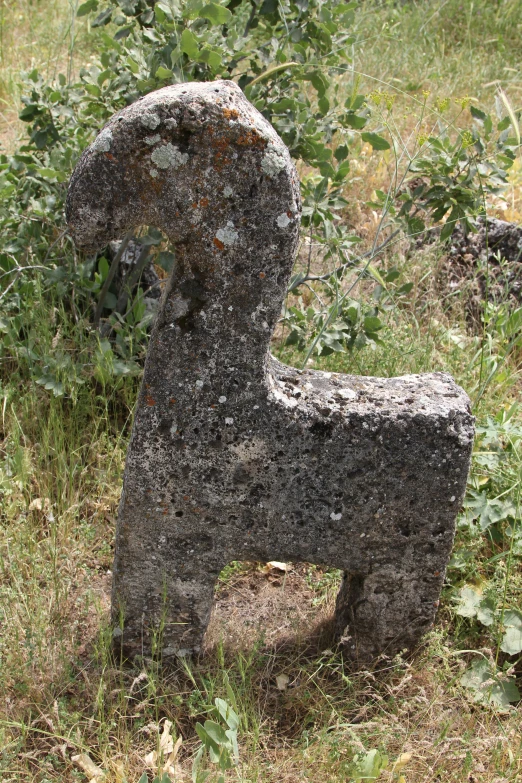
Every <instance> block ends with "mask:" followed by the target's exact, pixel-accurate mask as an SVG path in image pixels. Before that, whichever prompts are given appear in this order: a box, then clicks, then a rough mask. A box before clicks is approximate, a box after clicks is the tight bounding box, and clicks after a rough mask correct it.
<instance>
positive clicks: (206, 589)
mask: <svg viewBox="0 0 522 783" xmlns="http://www.w3.org/2000/svg"><path fill="white" fill-rule="evenodd" d="M140 543H141V546H140V549H141V552H137V551H133V553H132V555H133V556H132V557H129V556H126V554H127V553H126V549H127V547H126V546H125V545H124V543H123V542H121V541H120V543H119V547H118V549H117V556H116V560H115V564H114V583H113V595H112V624H113V629H114V630H113V635H114V643H115V646H116V648H117V649H118V648H119V649H121V650H122V651H123V654H124V655H125V656H126V657H133V656H135V655H151V654H152V655H154V656H155V657H158V658H160V657H161V658H165V657H166V656H169V655H188V654H191V653H197V652H199V650H200V648H201V645H202V642H203V637H204V635H205V630H206V628H207V625H208V622H209V619H210V612H211V609H212V603H213V599H214V587H215V584H216V581H217V578H218V576H219V573H220V571H221V568H222V566H223V565H224V564H225V563H226V561H225V563H222V562H221V560H219V562H217V561H214V562H213V563H209V562H208V561H207V559H206V558H205V557H204V553H202V552H201V551H200V550H198V549H197V548H194V550H193V551H192V552H191V553H190V554H188V553H187V552H180V553H179V556H178V557H176V556H175V555H174V556H173V553H172V552H171V553H169V557H168V558H161V559H160V558H159V557H157V558H155V559H154V560H151V558H150V546H147V544H146V542H144V541H143V540H142V541H141V542H140ZM133 549H134V548H133Z"/></svg>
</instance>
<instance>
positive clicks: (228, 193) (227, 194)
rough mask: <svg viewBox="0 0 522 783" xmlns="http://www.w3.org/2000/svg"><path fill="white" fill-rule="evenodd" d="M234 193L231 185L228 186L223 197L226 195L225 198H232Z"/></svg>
mask: <svg viewBox="0 0 522 783" xmlns="http://www.w3.org/2000/svg"><path fill="white" fill-rule="evenodd" d="M233 192H234V191H233V190H232V188H231V187H230V185H227V186H226V188H225V189H224V190H223V195H224V197H225V198H230V196H231V195H232V193H233Z"/></svg>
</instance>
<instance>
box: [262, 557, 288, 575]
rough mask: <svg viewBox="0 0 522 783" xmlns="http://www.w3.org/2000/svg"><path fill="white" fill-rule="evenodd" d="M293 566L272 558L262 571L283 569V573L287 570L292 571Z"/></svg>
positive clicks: (265, 572) (266, 572)
mask: <svg viewBox="0 0 522 783" xmlns="http://www.w3.org/2000/svg"><path fill="white" fill-rule="evenodd" d="M290 568H291V566H290V565H289V564H288V563H280V562H279V561H278V560H270V562H269V563H267V564H266V565H265V566H264V567H263V568H262V569H261V571H262V572H263V573H264V574H269V573H270V572H271V571H283V573H285V574H286V572H287V571H290Z"/></svg>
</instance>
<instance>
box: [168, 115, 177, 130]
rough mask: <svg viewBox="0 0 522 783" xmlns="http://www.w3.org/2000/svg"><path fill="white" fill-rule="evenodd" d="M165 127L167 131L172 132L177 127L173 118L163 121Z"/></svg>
mask: <svg viewBox="0 0 522 783" xmlns="http://www.w3.org/2000/svg"><path fill="white" fill-rule="evenodd" d="M165 125H166V126H167V128H168V129H169V130H174V128H176V127H177V125H178V121H177V120H175V119H174V117H169V118H168V119H166V120H165Z"/></svg>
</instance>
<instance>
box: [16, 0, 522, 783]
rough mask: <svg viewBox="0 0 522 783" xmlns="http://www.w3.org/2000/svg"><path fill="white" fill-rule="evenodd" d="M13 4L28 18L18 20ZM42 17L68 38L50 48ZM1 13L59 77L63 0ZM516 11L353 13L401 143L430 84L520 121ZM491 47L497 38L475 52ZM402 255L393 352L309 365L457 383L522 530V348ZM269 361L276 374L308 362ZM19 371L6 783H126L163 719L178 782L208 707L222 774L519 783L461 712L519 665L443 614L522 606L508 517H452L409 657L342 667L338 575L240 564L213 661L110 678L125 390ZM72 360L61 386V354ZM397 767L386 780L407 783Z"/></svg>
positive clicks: (461, 8) (32, 297) (83, 330)
mask: <svg viewBox="0 0 522 783" xmlns="http://www.w3.org/2000/svg"><path fill="white" fill-rule="evenodd" d="M17 11H20V13H22V15H23V14H26V16H25V17H24V18H23V19H22V20H18V21H17V22H16V12H17ZM51 11H52V13H53V14H55V15H56V18H57V19H58V20H59V23H58V29H60V30H61V31H62V33H60V36H61V37H60V36H58V35H56V36H54V37H51V30H52V28H51ZM1 13H3V17H1V18H2V19H3V20H4V21H3V30H4V34H5V35H7V33H6V32H5V31H6V30H10V31H11V32H10V33H9V35H11V38H10V40H11V41H12V40H14V38H13V36H15V35H16V36H17V37H18V38H19V40H20V41H28V40H29V39H30V40H34V36H35V35H37V37H38V43H37V44H31V47H34V51H33V49H31V52H32V53H31V55H30V57H29V61H32V60H31V58H34V61H35V62H38V63H39V64H41V63H44V62H46V63H48V64H49V68H50V69H51V72H53V69H58V70H63V69H64V68H67V58H68V54H67V52H68V43H67V42H68V40H70V38H68V36H70V27H68V25H70V20H71V16H70V13H69V5H68V3H65V2H64V3H62V4H58V3H57V4H56V6H54V5H53V6H52V7H51V4H47V5H44V4H43V2H40V3H38V2H36V1H35V3H34V4H32V5H31V4H30V3H29V2H27V3H25V2H20V3H18V4H14V3H12V2H11V3H4V4H3V6H2V11H1ZM521 13H522V12H521V9H520V4H519V3H518V2H513V1H512V0H506V2H499V3H497V2H486V0H477V2H474V3H471V2H469V1H468V0H465V1H464V0H463V2H461V3H459V2H457V0H449V2H446V3H444V2H443V1H442V0H440V2H437V3H435V4H434V3H429V2H427V1H426V2H412V3H404V4H401V3H381V4H374V3H365V4H363V5H361V11H360V13H359V17H358V25H359V32H360V34H361V36H362V37H363V39H365V43H364V44H363V45H361V46H360V47H357V49H356V60H355V68H356V70H359V71H361V72H364V73H367V74H370V75H372V76H374V77H378V78H379V79H380V80H382V81H383V82H385V83H386V85H384V86H383V89H387V90H389V89H391V87H390V86H389V85H391V86H393V85H396V86H398V88H399V90H401V91H404V93H406V97H403V98H402V97H399V98H398V102H397V106H399V107H401V101H402V102H403V104H402V106H403V108H400V111H398V112H397V116H396V122H397V123H398V125H399V128H400V130H401V131H402V132H404V133H406V132H407V131H408V130H409V129H410V126H411V122H412V119H411V114H408V112H407V110H406V108H405V107H407V105H408V101H410V100H411V97H408V96H411V95H415V94H416V93H415V92H414V91H413V90H412V91H411V92H410V91H409V90H408V89H407V88H408V85H410V86H412V87H413V86H416V89H417V88H418V90H422V89H426V90H430V91H431V97H430V100H433V101H435V100H436V99H437V98H439V97H446V96H449V97H455V96H462V95H465V94H471V95H473V96H476V97H477V98H480V99H481V100H483V99H486V100H487V101H491V102H493V101H494V87H486V86H484V85H485V84H487V83H488V82H493V81H496V80H501V82H502V85H503V87H504V88H505V89H506V90H508V91H511V92H510V93H509V94H510V97H511V99H512V101H513V102H514V105H515V106H516V107H518V105H519V103H517V95H518V93H517V91H516V90H517V89H518V88H517V78H518V73H514V72H512V71H509V70H505V69H506V68H515V69H518V68H519V66H520V60H521V58H522V55H521V53H520V50H519V43H518V37H519V34H520V30H521V29H522V28H521V27H520V24H521V23H522V19H521ZM15 22H16V24H17V27H15V26H14V23H15ZM16 31H17V32H16ZM35 31H36V32H35ZM82 35H83V33H82ZM493 38H497V39H498V41H497V43H498V44H499V45H494V44H493V43H488V41H490V40H491V39H493ZM4 40H6V39H4ZM83 40H84V44H82V46H84V47H85V48H84V49H82V48H81V47H80V48H77V45H76V44H75V48H74V58H75V59H74V63H75V64H76V65H77V64H78V63H79V62H80V61H81V59H82V56H84V55H85V53H86V52H89V51H91V49H90V47H91V46H92V39H89V38H88V37H87V31H85V38H84V39H83ZM24 58H25V53H24V49H23V48H22V50H21V54H20V55H19V56H18V59H17V56H15V54H14V52H13V51H12V49H11V50H10V51H9V52H8V53H7V50H6V49H5V48H4V49H3V54H2V63H1V67H2V69H3V70H2V77H1V78H2V79H3V82H2V84H3V85H4V86H3V87H2V88H1V89H2V90H3V92H2V96H3V98H4V100H5V101H7V102H11V103H10V104H9V105H14V103H15V102H16V88H15V86H14V85H15V82H16V77H15V73H16V69H17V67H18V66H19V64H21V65H23V66H24V67H29V66H28V65H27V62H26V61H25V59H24ZM19 61H21V63H20V62H19ZM76 65H75V67H76ZM9 74H11V76H10V75H9ZM9 79H11V81H9ZM397 80H400V82H399V81H397ZM400 95H402V92H401V93H400ZM375 160H376V159H375V158H372V157H370V156H367V158H366V159H364V160H363V161H362V162H361V165H360V168H359V169H358V170H355V171H354V173H353V176H352V179H351V180H350V182H349V189H348V190H349V191H350V189H352V190H353V193H355V194H357V197H358V198H359V199H361V193H362V196H363V198H364V197H365V194H367V195H369V193H371V189H372V188H374V187H376V186H378V183H379V182H382V181H385V179H386V176H387V170H386V167H385V166H384V167H382V168H381V169H379V168H378V167H377V164H376V163H375ZM379 165H380V164H379ZM376 169H378V170H376ZM357 177H361V178H362V180H364V181H361V180H358V179H357ZM366 177H367V179H366ZM347 219H348V220H352V221H354V222H357V221H358V225H360V224H362V223H364V221H366V220H370V213H369V211H368V210H365V208H361V209H360V210H359V212H357V213H355V214H354V215H347ZM403 251H404V248H402V249H401V246H400V245H399V246H398V247H397V248H395V249H394V251H393V254H390V256H389V258H388V259H387V263H389V264H390V265H392V264H397V265H398V266H399V267H400V269H401V271H402V275H403V278H404V279H406V280H411V281H413V282H414V284H415V285H414V289H413V291H412V293H411V294H410V296H409V298H408V299H407V300H406V301H405V302H403V303H401V305H400V306H398V307H396V308H395V309H394V310H392V311H391V312H390V315H389V319H388V323H387V327H386V329H385V331H384V333H383V342H384V344H383V345H382V346H377V348H376V349H375V350H374V351H373V350H370V349H366V350H364V351H361V352H355V353H352V354H336V355H334V356H331V357H327V358H324V359H321V360H319V361H317V362H316V366H319V367H321V368H322V369H325V370H330V371H337V372H346V373H355V374H366V375H381V376H391V375H398V374H404V373H416V372H432V371H438V370H444V371H447V372H450V373H452V375H453V376H454V377H455V379H456V380H457V382H458V383H460V384H462V385H463V386H464V388H465V389H466V390H467V391H468V392H469V393H470V396H471V398H472V400H473V402H474V412H475V415H476V416H477V418H478V422H479V424H485V423H487V421H488V417H489V419H490V420H491V422H492V424H491V430H492V433H493V437H492V439H489V440H488V439H487V436H481V438H482V439H481V440H479V441H478V449H477V455H476V457H475V460H474V467H473V472H472V475H471V478H470V489H472V490H475V491H476V492H485V493H486V495H487V497H488V498H489V499H496V498H500V499H502V500H506V499H509V500H511V502H512V503H513V505H514V507H515V509H516V516H518V519H520V506H521V504H520V477H521V475H522V438H521V437H519V436H517V435H516V433H515V434H513V430H512V429H510V427H511V428H514V427H520V426H521V421H522V417H521V415H520V410H519V409H518V408H517V407H516V406H517V402H518V400H519V398H520V390H521V377H520V372H521V369H522V352H521V350H520V344H518V345H517V344H516V342H515V344H513V342H512V341H511V340H510V339H509V335H507V333H506V331H505V327H504V326H503V321H502V308H501V307H499V310H498V311H497V312H496V314H495V313H494V314H493V317H492V318H491V319H490V320H489V322H488V325H487V328H486V329H485V330H484V331H481V330H477V329H476V327H474V326H473V325H472V324H470V323H469V321H467V320H466V309H465V299H464V294H462V295H461V296H460V297H459V296H450V297H448V296H446V295H445V293H444V289H443V287H441V285H440V281H437V278H436V275H435V274H434V272H435V271H436V270H437V269H438V268H439V263H440V259H439V258H438V256H437V252H436V251H433V250H430V249H427V250H423V251H417V252H415V253H413V254H409V255H407V254H405V252H403ZM26 292H27V300H26V302H25V305H24V308H25V310H24V312H25V313H26V314H27V316H26V322H25V323H24V325H23V328H24V329H25V330H27V332H28V334H29V338H30V339H29V340H28V342H29V344H31V345H32V347H33V350H34V351H37V352H38V353H39V354H41V355H51V354H53V355H60V356H63V357H66V356H68V355H73V354H74V355H75V356H77V355H81V354H82V353H85V355H86V356H87V355H89V356H91V355H93V356H96V354H95V353H94V352H92V351H91V348H92V344H93V341H95V340H96V337H95V335H93V334H90V333H89V331H88V328H87V324H86V323H85V322H82V320H81V319H80V320H79V321H78V322H76V321H75V319H74V317H73V315H71V313H70V312H69V310H68V309H67V307H66V306H65V303H63V302H60V301H59V300H57V301H55V302H53V303H52V306H49V303H48V301H47V300H46V299H45V298H44V297H43V295H42V292H41V291H40V290H39V289H38V287H37V286H34V287H31V286H28V287H27V289H26ZM360 294H361V296H363V297H364V296H368V295H369V294H370V291H369V290H365V289H364V288H363V289H362V290H361V291H360ZM274 349H275V350H276V351H277V352H278V353H279V355H280V356H282V358H283V359H285V360H286V361H288V362H291V363H295V364H296V365H299V364H300V363H302V361H303V356H302V355H298V354H296V353H295V352H291V351H290V350H289V349H288V348H282V347H281V345H275V346H274ZM90 351H91V352H90ZM10 356H11V357H13V356H14V357H15V358H10V359H9V360H5V359H4V360H3V364H2V365H1V367H0V370H1V387H0V407H1V417H2V418H1V424H2V444H1V453H0V493H1V499H2V502H1V512H2V513H1V527H0V618H1V619H0V622H1V623H2V635H1V637H0V703H1V704H2V709H1V710H0V771H1V773H2V780H4V781H7V782H8V783H9V782H11V781H13V783H14V781H17V782H18V781H20V782H21V781H24V783H25V781H31V782H32V781H34V783H48V782H49V781H67V782H69V781H71V782H72V781H82V780H89V779H90V778H89V776H86V775H85V774H84V772H82V771H81V770H80V768H79V766H78V764H77V763H75V762H73V761H72V757H73V756H75V755H77V754H81V753H86V754H89V756H90V758H91V759H92V760H93V762H95V763H96V764H97V765H99V766H100V767H101V768H102V769H103V770H104V771H105V772H106V773H107V776H106V778H105V780H106V781H109V783H113V782H114V783H123V781H125V780H126V781H128V783H137V781H138V780H139V779H140V776H141V774H142V773H143V771H144V770H145V768H146V762H145V760H144V759H145V758H146V757H147V754H149V753H150V752H151V751H153V750H155V749H156V748H157V743H158V736H159V731H160V730H161V725H162V721H163V720H164V719H165V718H168V719H169V720H171V721H172V722H173V731H172V733H173V736H174V737H181V738H182V743H181V746H180V749H179V753H178V756H177V758H176V759H175V761H173V765H174V767H175V769H176V772H175V776H174V775H173V777H174V779H175V780H183V781H188V780H190V768H191V763H192V759H193V756H194V754H195V752H196V750H197V748H198V747H199V739H198V736H197V734H196V731H195V724H196V722H198V721H199V722H203V721H204V720H205V719H206V718H207V717H208V716H209V714H210V712H211V710H212V709H213V705H214V699H215V698H216V697H220V698H224V699H226V700H227V701H228V702H229V704H231V706H233V708H234V709H235V710H236V712H237V713H238V714H239V715H240V717H241V726H240V730H239V746H240V764H239V766H238V769H237V771H234V772H231V773H228V777H227V780H230V781H232V780H236V779H239V780H243V781H245V782H247V781H248V783H251V782H252V781H259V782H260V783H261V782H262V783H272V781H273V783H275V782H276V781H277V782H278V783H279V781H285V783H294V781H295V782H296V783H297V781H299V782H301V781H303V780H310V781H314V782H315V781H323V780H324V781H328V782H330V781H331V782H332V783H337V781H339V783H340V782H341V781H350V780H352V779H353V774H352V773H353V760H354V757H355V756H356V755H357V754H359V755H360V754H362V753H364V752H367V751H370V750H372V749H377V750H379V751H380V752H382V753H385V754H387V755H388V756H389V757H390V760H391V762H393V761H395V760H396V759H398V758H399V756H400V755H401V754H408V757H404V758H403V761H407V763H406V765H405V766H404V768H403V769H402V770H401V772H400V774H402V775H404V777H405V780H406V781H407V783H431V782H432V781H433V783H435V781H442V780H443V781H445V783H446V782H448V783H463V781H472V780H475V781H481V783H482V781H484V783H501V781H513V783H515V782H516V781H518V780H520V779H522V735H521V729H520V725H521V721H520V706H518V707H512V708H510V709H508V710H505V711H498V710H496V709H494V708H492V707H490V706H483V705H477V704H474V703H472V701H471V699H470V696H472V694H469V693H466V691H465V690H464V688H463V687H462V685H461V684H460V679H461V676H462V674H463V671H464V670H465V668H466V666H467V665H468V663H469V661H470V660H472V659H473V658H475V657H476V656H477V655H480V654H482V655H485V656H486V657H491V658H492V659H496V660H498V662H499V663H503V662H504V661H506V662H507V663H508V665H512V666H513V670H514V672H513V673H514V675H516V676H517V677H518V681H519V684H520V678H521V674H522V672H521V668H520V666H521V664H520V660H518V659H517V658H512V659H508V658H507V656H505V655H504V654H503V653H502V652H500V651H499V645H500V640H501V635H499V634H498V633H497V631H495V629H493V630H492V629H489V628H485V627H484V626H483V625H481V624H479V623H477V622H476V621H475V620H474V619H473V618H466V617H463V616H461V615H459V614H457V613H456V611H455V600H454V599H455V595H456V592H457V591H458V590H459V589H460V587H462V586H463V585H474V586H476V587H477V589H482V590H484V591H485V593H487V594H488V595H489V594H491V595H492V596H493V597H494V598H495V600H496V601H498V602H499V606H500V605H505V606H509V607H514V606H520V604H521V603H522V600H521V599H522V573H521V568H520V556H519V555H517V554H516V552H515V550H514V548H512V549H510V548H509V543H510V540H509V537H508V535H507V534H508V533H509V525H508V522H507V521H504V522H502V524H501V525H499V526H497V527H492V528H490V529H489V531H486V532H485V533H484V534H480V535H477V534H476V532H474V530H473V528H472V527H470V526H469V525H468V524H467V522H466V517H465V515H464V516H462V518H461V524H460V527H459V531H458V535H457V541H456V548H455V553H454V559H453V561H452V564H451V567H450V570H449V582H448V585H447V587H446V589H445V591H444V595H443V600H442V606H441V610H440V612H439V615H438V619H437V623H436V626H435V628H434V630H433V631H432V632H431V633H430V634H429V635H428V636H427V637H426V639H425V640H424V642H423V644H422V645H421V646H420V648H419V649H418V650H417V652H416V653H415V654H414V655H413V656H412V657H411V658H408V659H407V660H403V659H401V658H400V657H398V658H395V659H393V660H388V659H385V658H383V659H382V660H380V661H379V662H378V663H377V664H376V666H375V669H374V670H372V671H356V670H353V669H352V668H350V666H349V665H348V664H347V663H346V662H345V661H344V660H343V657H342V654H341V653H340V652H338V651H337V650H336V649H335V648H334V647H333V645H332V642H331V639H330V638H329V636H328V629H327V620H328V618H329V617H330V616H331V614H332V611H333V604H334V601H335V588H336V584H337V582H338V576H339V575H338V574H337V573H335V572H330V571H324V570H322V569H317V568H315V567H307V566H302V567H301V566H296V567H294V568H293V569H292V570H289V571H288V573H286V574H285V575H284V576H277V575H276V576H274V575H273V574H270V573H268V574H267V573H264V572H263V571H262V570H261V569H260V568H258V567H257V566H255V565H249V564H238V563H232V564H229V566H227V568H226V569H225V571H224V572H223V574H222V577H221V580H220V586H219V589H218V593H217V599H216V611H215V615H214V617H213V620H212V623H211V627H210V631H209V637H208V645H207V651H206V655H205V656H203V657H202V658H201V659H199V660H195V661H192V662H189V661H179V662H178V664H176V665H171V666H170V667H164V668H160V667H159V666H158V664H157V662H153V661H150V660H142V661H136V662H135V664H134V665H132V666H131V665H125V666H121V665H120V662H119V661H118V660H115V659H114V657H113V654H112V652H111V648H110V631H109V627H108V607H109V598H110V569H111V568H112V541H113V534H114V526H115V517H116V514H117V504H118V498H119V493H120V488H121V479H122V469H123V463H124V457H125V450H126V445H127V438H128V435H129V429H130V422H131V416H132V409H133V404H134V400H135V395H136V392H137V381H136V379H131V378H123V379H119V380H118V381H117V382H116V381H115V380H114V379H110V380H109V379H108V378H107V376H106V374H105V373H104V372H103V368H101V367H98V366H96V365H95V362H96V361H97V360H96V359H95V360H94V364H93V366H92V367H91V369H90V371H89V372H86V373H85V374H84V376H83V377H82V380H83V381H84V383H77V382H76V379H74V378H73V379H69V380H68V381H67V378H66V377H64V382H67V383H68V385H67V392H68V393H67V395H66V396H64V397H57V398H56V397H54V396H53V395H52V393H51V392H48V391H46V390H45V389H44V388H42V387H41V386H39V385H37V384H35V383H34V381H32V380H31V379H30V356H29V357H27V356H25V357H24V356H21V355H20V356H19V357H18V359H16V353H14V352H12V353H11V354H10ZM63 366H64V367H65V370H63V373H64V375H65V376H66V374H67V372H68V370H67V367H68V366H69V365H67V363H66V362H65V359H64V365H63ZM495 438H496V440H495ZM513 540H514V539H513V538H512V539H511V541H513ZM521 554H522V553H521ZM474 650H477V651H479V653H474V652H473V651H474ZM470 651H471V652H470ZM281 675H285V677H284V678H283V679H282V680H281ZM278 678H279V679H278ZM286 678H288V679H286ZM391 770H392V767H391V764H390V765H389V767H388V770H387V771H385V772H383V773H382V776H381V777H380V780H382V781H391V780H395V781H396V783H398V781H399V779H400V778H399V772H398V771H397V773H396V774H395V773H393V774H392V771H391ZM470 776H471V777H470ZM151 779H152V775H150V777H149V780H151ZM216 779H217V777H216V775H215V774H214V772H213V773H212V776H211V778H210V780H216Z"/></svg>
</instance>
